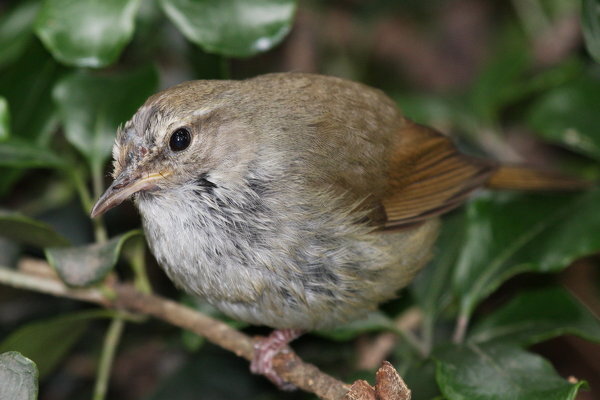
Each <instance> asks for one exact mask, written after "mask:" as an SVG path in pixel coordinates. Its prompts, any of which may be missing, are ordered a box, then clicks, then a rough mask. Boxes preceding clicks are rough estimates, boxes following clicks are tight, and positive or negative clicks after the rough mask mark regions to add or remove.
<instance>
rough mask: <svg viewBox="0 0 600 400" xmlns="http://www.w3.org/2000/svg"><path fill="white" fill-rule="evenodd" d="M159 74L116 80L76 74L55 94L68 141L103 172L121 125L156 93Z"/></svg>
mask: <svg viewBox="0 0 600 400" xmlns="http://www.w3.org/2000/svg"><path fill="white" fill-rule="evenodd" d="M157 82H158V76H157V73H156V70H155V69H154V68H153V67H152V66H150V67H145V68H142V69H139V70H136V71H134V72H131V73H128V74H122V75H114V76H96V75H90V74H86V73H75V74H72V75H69V76H67V77H65V78H64V79H63V80H61V81H60V82H59V83H58V84H57V85H56V86H55V87H54V90H53V93H52V95H53V97H54V100H55V101H56V103H57V104H58V109H59V114H60V117H61V120H62V123H63V125H64V128H65V134H66V136H67V139H68V140H69V142H70V143H71V144H73V146H75V147H76V148H77V149H78V150H79V151H80V152H81V153H82V154H83V155H84V156H85V157H86V158H87V160H88V161H89V163H90V165H91V166H92V169H93V170H96V171H98V170H102V168H103V166H104V162H105V161H106V159H107V158H108V157H109V156H110V152H111V148H112V145H113V143H114V139H115V133H116V130H117V127H118V126H119V124H121V123H123V122H125V121H126V120H128V119H129V118H130V117H131V116H132V115H133V113H134V112H135V111H136V109H137V108H138V107H139V106H140V105H141V104H142V103H143V102H144V101H145V100H146V98H147V97H148V96H150V95H151V94H152V93H153V92H154V91H155V90H156V86H157Z"/></svg>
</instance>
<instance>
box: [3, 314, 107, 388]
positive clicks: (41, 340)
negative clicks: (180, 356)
mask: <svg viewBox="0 0 600 400" xmlns="http://www.w3.org/2000/svg"><path fill="white" fill-rule="evenodd" d="M114 313H115V311H112V310H94V311H84V312H79V313H74V314H70V315H62V316H60V317H56V318H49V319H45V320H41V321H35V322H31V323H29V324H27V325H24V326H22V327H20V328H19V329H17V330H16V331H14V332H12V333H11V334H10V335H9V336H8V337H6V338H5V339H4V340H3V341H2V342H1V343H0V352H3V351H18V352H19V353H21V354H23V355H24V356H26V357H28V358H30V359H32V360H33V361H35V363H36V364H37V367H38V369H39V371H40V378H43V377H44V376H46V375H47V374H48V373H50V372H52V370H54V368H55V367H56V366H57V364H58V363H59V362H60V361H61V360H62V359H63V358H64V356H65V355H66V354H67V352H68V351H69V350H70V349H71V348H72V347H73V345H75V343H77V341H78V340H79V338H80V337H81V335H83V333H84V332H85V329H86V328H87V326H88V324H89V322H90V320H92V319H94V318H110V317H112V316H113V315H114ZM0 398H3V397H1V396H0Z"/></svg>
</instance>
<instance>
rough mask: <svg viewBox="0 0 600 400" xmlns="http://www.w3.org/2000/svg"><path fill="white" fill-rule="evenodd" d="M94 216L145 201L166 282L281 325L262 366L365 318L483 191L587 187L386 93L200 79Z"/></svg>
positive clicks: (143, 135) (156, 108) (120, 169)
mask: <svg viewBox="0 0 600 400" xmlns="http://www.w3.org/2000/svg"><path fill="white" fill-rule="evenodd" d="M113 156H114V172H113V177H114V182H113V184H112V185H111V186H110V187H109V188H108V189H107V190H106V192H105V193H104V195H103V196H102V197H101V198H100V199H99V200H98V202H97V204H96V205H95V207H94V209H93V211H92V217H95V216H97V215H100V214H102V213H104V212H105V211H106V210H108V209H109V208H111V207H114V206H116V205H118V204H119V203H121V202H122V201H124V200H125V199H127V198H129V197H131V196H133V197H134V200H135V203H136V205H137V207H138V209H139V210H140V213H141V216H142V220H143V224H144V229H145V232H146V237H147V239H148V243H149V245H150V249H151V251H152V252H153V254H154V255H155V257H156V259H157V260H158V263H159V264H160V265H161V266H162V267H163V268H164V269H165V271H166V273H167V275H168V276H169V277H170V278H171V279H172V280H173V281H174V282H175V283H176V284H177V285H178V286H180V287H182V288H183V289H185V290H186V291H188V292H190V293H192V294H194V295H197V296H200V297H202V298H204V299H206V300H207V301H208V302H209V303H211V304H212V305H214V306H215V307H217V308H218V309H220V310H221V311H223V312H224V313H225V314H227V315H229V316H231V317H233V318H236V319H239V320H242V321H246V322H249V323H251V324H257V325H267V326H270V327H273V328H276V330H275V331H274V332H273V334H271V335H270V336H269V337H268V338H266V339H264V340H263V341H262V342H260V343H259V344H258V345H257V349H256V352H255V353H256V357H255V360H254V361H253V363H252V367H251V368H252V371H253V372H256V373H262V374H265V375H266V376H268V377H269V378H270V379H271V380H273V381H274V382H276V383H278V384H279V385H280V386H282V385H283V384H284V383H283V382H282V380H281V378H279V377H278V376H277V375H276V374H275V373H274V371H273V369H272V366H271V359H272V357H273V356H274V355H275V354H276V353H277V352H278V351H279V350H280V349H281V348H283V347H284V346H285V345H286V344H287V343H288V342H289V341H291V340H292V339H294V338H295V337H297V336H298V335H299V334H300V333H301V332H303V331H309V330H314V329H325V328H330V327H334V326H336V325H339V324H342V323H344V322H347V321H350V320H353V319H357V318H360V317H361V316H363V315H364V314H365V313H366V312H367V311H369V310H373V309H375V308H376V307H377V305H378V304H379V303H381V302H382V301H385V300H388V299H390V298H393V297H394V296H395V295H396V293H397V291H398V289H400V288H402V287H404V286H406V285H407V284H408V283H409V282H410V281H411V280H412V279H413V277H414V276H415V274H416V273H417V272H418V271H419V269H421V268H422V267H423V266H424V264H425V263H426V262H427V261H428V260H429V258H430V256H431V253H432V251H431V248H432V245H433V243H434V241H435V239H436V236H437V232H438V228H439V224H440V221H439V219H438V217H439V216H440V215H441V214H443V213H445V212H447V211H449V210H451V209H453V208H455V207H457V206H459V205H460V204H461V203H463V202H464V201H465V199H466V198H467V197H468V196H469V194H470V193H472V192H473V191H474V190H476V189H477V188H479V187H481V186H485V185H488V186H491V187H505V188H515V189H521V188H524V189H563V188H571V187H577V186H579V182H577V181H574V180H571V179H568V178H564V179H563V178H561V177H560V176H558V175H554V174H548V173H542V172H537V171H534V170H528V169H524V168H518V167H502V168H501V167H499V166H498V165H497V164H496V163H495V162H492V161H487V160H483V159H479V158H474V157H470V156H467V155H464V154H461V153H459V152H458V151H457V149H456V148H455V147H454V146H453V144H452V143H451V141H450V140H449V139H448V138H446V137H445V136H443V135H441V134H439V133H437V132H436V131H434V130H432V129H430V128H427V127H425V126H421V125H418V124H415V123H413V122H411V121H410V120H408V119H407V118H405V117H404V116H403V115H402V114H401V112H400V111H399V110H398V108H397V107H396V105H395V104H394V102H393V101H392V100H390V99H389V98H388V97H387V96H385V95H384V94H383V93H382V92H381V91H379V90H376V89H373V88H370V87H367V86H365V85H362V84H358V83H354V82H350V81H347V80H343V79H339V78H333V77H326V76H320V75H309V74H300V73H282V74H270V75H264V76H259V77H257V78H254V79H249V80H245V81H191V82H185V83H182V84H180V85H177V86H174V87H172V88H170V89H167V90H165V91H162V92H160V93H158V94H156V95H154V96H152V97H150V98H149V99H148V100H147V101H146V103H145V104H144V105H143V106H142V107H141V108H140V109H139V110H138V111H137V113H136V114H135V115H134V116H133V118H132V119H131V120H130V121H128V122H127V123H126V124H125V125H124V127H123V128H122V129H120V131H119V133H118V135H117V139H116V143H115V146H114V150H113Z"/></svg>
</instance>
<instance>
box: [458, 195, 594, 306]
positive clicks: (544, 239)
mask: <svg viewBox="0 0 600 400" xmlns="http://www.w3.org/2000/svg"><path fill="white" fill-rule="evenodd" d="M598 204H600V190H597V189H596V190H593V191H590V192H588V193H581V194H575V195H573V194H536V195H516V194H512V193H498V194H494V195H493V196H492V195H487V196H482V197H480V198H478V199H476V200H474V201H473V202H471V203H470V204H469V206H468V208H467V228H466V235H465V242H464V245H463V246H462V248H461V252H460V256H459V258H458V263H457V266H456V268H455V270H454V276H453V286H454V292H455V294H456V295H457V296H458V297H459V299H460V313H461V314H462V315H464V316H469V315H470V314H471V313H472V311H473V309H474V307H475V305H476V304H477V303H478V302H479V301H480V300H481V299H483V298H485V297H486V296H487V295H489V294H490V293H491V292H492V291H494V290H495V289H496V288H497V287H498V286H500V285H501V284H502V282H504V281H505V280H507V279H508V278H510V277H512V276H514V275H516V274H518V273H522V272H556V271H560V270H562V269H563V268H566V267H567V266H568V265H569V264H570V263H571V262H572V261H574V260H576V259H577V258H580V257H583V256H585V255H588V254H590V253H593V252H595V251H598V250H600V213H598Z"/></svg>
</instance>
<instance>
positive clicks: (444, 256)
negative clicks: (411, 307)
mask: <svg viewBox="0 0 600 400" xmlns="http://www.w3.org/2000/svg"><path fill="white" fill-rule="evenodd" d="M464 237H465V215H464V212H456V213H453V214H451V215H448V216H445V217H444V223H443V224H442V228H441V232H440V236H439V238H438V240H437V242H436V245H435V249H434V254H435V255H434V258H433V260H432V261H431V262H430V263H429V264H428V265H427V266H426V267H425V268H424V269H423V270H422V271H421V272H420V273H419V275H418V276H417V278H416V279H415V281H414V282H413V283H412V284H411V286H410V288H411V290H412V292H413V293H414V295H415V298H416V300H417V302H418V303H419V305H420V307H421V309H422V310H423V315H424V317H425V318H426V319H428V318H430V319H435V318H436V317H437V316H438V315H439V313H440V312H441V310H442V309H443V308H444V307H445V306H447V305H448V303H449V302H450V299H451V297H452V290H450V289H449V288H448V282H449V280H450V279H451V277H452V269H453V267H454V266H455V264H456V260H457V258H458V255H459V251H460V249H461V248H462V244H463V241H464ZM431 322H433V321H431Z"/></svg>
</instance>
